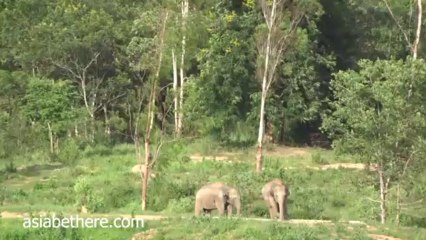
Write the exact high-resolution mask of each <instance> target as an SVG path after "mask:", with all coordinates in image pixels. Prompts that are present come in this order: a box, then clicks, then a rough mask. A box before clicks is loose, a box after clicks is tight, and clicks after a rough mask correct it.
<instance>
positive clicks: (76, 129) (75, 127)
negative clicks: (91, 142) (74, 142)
mask: <svg viewBox="0 0 426 240" xmlns="http://www.w3.org/2000/svg"><path fill="white" fill-rule="evenodd" d="M74 135H75V136H76V137H79V136H80V134H79V132H78V126H77V124H75V125H74Z"/></svg>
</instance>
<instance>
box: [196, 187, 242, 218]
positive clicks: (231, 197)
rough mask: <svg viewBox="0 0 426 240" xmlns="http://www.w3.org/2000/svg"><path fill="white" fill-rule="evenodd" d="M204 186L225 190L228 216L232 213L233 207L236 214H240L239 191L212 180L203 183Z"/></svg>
mask: <svg viewBox="0 0 426 240" xmlns="http://www.w3.org/2000/svg"><path fill="white" fill-rule="evenodd" d="M204 187H208V188H219V189H222V190H223V191H225V192H226V193H227V195H228V201H227V206H226V208H227V212H228V216H231V215H232V213H233V209H234V208H235V211H236V215H237V216H240V214H241V195H240V192H239V191H238V190H237V189H236V188H233V187H230V186H228V185H226V184H224V183H222V182H214V183H209V184H207V185H205V186H204Z"/></svg>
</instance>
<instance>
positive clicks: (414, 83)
mask: <svg viewBox="0 0 426 240" xmlns="http://www.w3.org/2000/svg"><path fill="white" fill-rule="evenodd" d="M359 66H360V70H359V71H353V70H348V71H345V72H339V73H338V74H336V76H335V79H334V80H333V81H332V88H333V93H334V94H335V96H336V101H334V102H331V106H332V109H333V112H330V113H329V114H328V115H327V116H326V117H325V119H324V124H323V128H324V129H325V130H326V131H327V132H328V133H329V134H330V136H331V137H332V138H333V139H334V143H333V144H334V146H335V148H336V150H337V151H339V152H345V153H351V154H353V155H354V156H357V157H358V158H359V159H360V160H361V161H364V162H366V163H372V164H375V165H376V166H377V174H378V186H379V187H378V188H379V199H380V200H379V201H378V202H379V204H380V222H381V223H383V224H384V223H385V222H386V221H387V219H388V214H389V212H388V202H389V201H388V196H389V192H390V189H391V187H393V186H396V187H397V191H399V184H400V183H401V182H403V181H404V180H405V179H404V178H405V177H406V176H407V174H408V172H413V171H417V170H422V169H418V168H417V169H416V168H414V167H413V166H421V165H422V164H424V159H425V158H424V150H423V149H424V147H425V143H426V138H425V134H424V133H425V130H426V121H425V118H424V114H426V113H425V112H424V109H425V106H424V104H425V102H426V101H425V100H426V99H425V97H424V94H423V91H424V89H426V81H425V79H426V67H425V66H426V65H425V63H424V60H418V61H408V60H406V61H403V60H399V61H395V60H378V61H375V62H373V61H367V60H362V61H360V62H359ZM410 92H411V93H410ZM409 95H410V96H409ZM397 194H399V193H397ZM397 214H398V211H397Z"/></svg>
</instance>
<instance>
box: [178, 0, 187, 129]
mask: <svg viewBox="0 0 426 240" xmlns="http://www.w3.org/2000/svg"><path fill="white" fill-rule="evenodd" d="M181 10H182V33H183V34H182V52H181V60H180V94H179V117H178V127H177V135H180V134H181V133H182V121H183V109H182V106H183V93H184V88H185V75H184V67H185V50H186V19H187V17H188V12H189V3H188V0H182V2H181Z"/></svg>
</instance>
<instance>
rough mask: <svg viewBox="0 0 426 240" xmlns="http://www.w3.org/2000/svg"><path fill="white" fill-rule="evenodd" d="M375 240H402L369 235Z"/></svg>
mask: <svg viewBox="0 0 426 240" xmlns="http://www.w3.org/2000/svg"><path fill="white" fill-rule="evenodd" d="M368 236H369V237H371V238H372V239H374V240H402V239H401V238H394V237H391V236H386V235H380V234H368Z"/></svg>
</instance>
